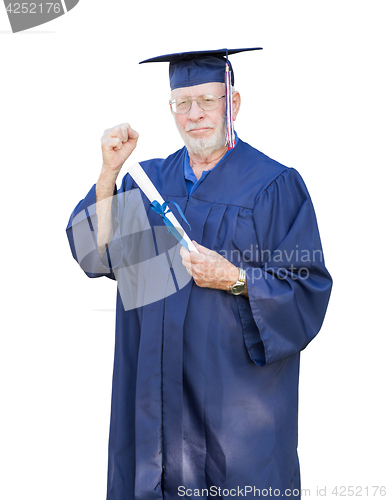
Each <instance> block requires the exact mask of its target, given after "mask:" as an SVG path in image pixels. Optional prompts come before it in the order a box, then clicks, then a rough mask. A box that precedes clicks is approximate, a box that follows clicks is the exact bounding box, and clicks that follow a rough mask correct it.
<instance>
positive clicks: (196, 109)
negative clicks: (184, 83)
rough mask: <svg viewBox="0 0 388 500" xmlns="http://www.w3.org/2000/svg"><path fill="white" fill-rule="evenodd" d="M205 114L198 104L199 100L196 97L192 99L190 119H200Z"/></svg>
mask: <svg viewBox="0 0 388 500" xmlns="http://www.w3.org/2000/svg"><path fill="white" fill-rule="evenodd" d="M203 116H204V111H203V109H202V108H201V107H200V106H199V105H198V103H197V101H196V100H195V99H194V100H193V101H191V108H190V111H189V119H190V120H193V121H195V120H199V119H200V118H202V117H203Z"/></svg>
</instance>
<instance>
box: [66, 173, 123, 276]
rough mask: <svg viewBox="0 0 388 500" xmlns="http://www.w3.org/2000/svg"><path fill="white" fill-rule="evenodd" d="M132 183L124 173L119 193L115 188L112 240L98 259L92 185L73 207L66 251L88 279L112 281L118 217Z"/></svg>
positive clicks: (118, 239)
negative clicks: (68, 245)
mask: <svg viewBox="0 0 388 500" xmlns="http://www.w3.org/2000/svg"><path fill="white" fill-rule="evenodd" d="M132 184H133V180H132V178H131V177H130V176H129V175H128V174H126V175H125V176H124V178H123V181H122V185H121V188H120V190H119V191H117V189H116V187H115V191H114V194H113V201H112V226H113V237H112V240H111V242H110V243H109V246H108V248H107V250H106V252H105V254H104V255H103V256H102V258H101V259H100V257H99V253H98V249H97V231H98V226H97V214H96V186H95V185H94V186H93V187H92V188H91V189H90V191H89V192H88V194H87V195H86V197H85V198H84V199H83V200H81V201H80V202H79V203H78V205H77V206H76V207H75V209H74V211H73V213H72V214H71V216H70V219H69V222H68V224H67V227H66V234H67V237H68V240H69V244H70V249H71V252H72V255H73V257H74V259H75V260H76V261H77V262H78V264H79V265H80V266H81V268H82V270H83V271H84V272H85V274H86V275H87V276H88V277H89V278H99V277H101V276H106V277H108V278H110V279H113V280H114V279H115V274H114V269H116V268H117V267H118V266H119V265H120V263H121V261H122V257H123V251H122V238H121V224H120V220H121V214H122V212H123V209H124V206H125V203H126V200H127V197H128V195H129V193H130V190H131V188H132Z"/></svg>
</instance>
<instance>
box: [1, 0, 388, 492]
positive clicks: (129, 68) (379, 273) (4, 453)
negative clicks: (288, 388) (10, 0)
mask: <svg viewBox="0 0 388 500" xmlns="http://www.w3.org/2000/svg"><path fill="white" fill-rule="evenodd" d="M0 7H1V6H0ZM385 7H386V2H384V1H374V0H369V1H368V2H367V1H363V2H360V1H341V0H336V1H332V0H329V1H328V0H326V1H325V2H317V1H313V0H310V1H298V0H295V1H292V2H291V1H271V2H269V1H267V2H263V1H260V0H255V1H254V0H245V1H244V0H240V1H239V2H232V1H229V0H225V1H223V2H218V1H216V2H210V1H209V0H207V1H197V2H193V3H189V2H178V1H171V2H166V1H165V2H161V1H159V2H156V1H155V2H129V1H125V0H109V1H108V0H106V1H102V0H80V3H79V4H78V5H77V6H76V7H75V8H74V9H73V10H72V11H70V12H69V13H68V14H66V15H65V16H63V17H61V18H59V19H57V20H54V21H52V22H51V23H48V24H46V25H42V26H40V27H37V28H34V29H33V30H30V31H28V32H24V33H19V34H12V33H11V32H10V26H9V23H8V18H7V16H6V13H5V9H3V8H2V7H1V8H0V32H1V33H0V54H1V79H0V90H1V93H0V99H1V109H0V141H1V153H0V158H1V163H0V165H1V196H0V200H1V214H2V224H1V253H2V260H1V262H2V287H1V288H2V299H1V305H2V314H1V322H2V326H1V346H0V356H1V359H0V370H1V374H0V380H1V429H0V454H1V455H0V458H1V464H0V470H1V474H2V475H3V477H2V479H1V487H0V489H1V493H0V494H1V498H3V499H4V500H15V499H17V500H28V499H39V500H53V499H55V500H62V499H63V500H70V499H71V500H81V499H82V500H89V499H90V500H92V499H93V500H103V499H104V498H105V489H106V467H107V442H108V426H109V412H110V390H111V372H112V361H113V343H114V320H115V317H114V307H115V283H114V282H112V281H110V280H106V279H100V280H91V279H88V278H87V277H86V276H85V275H84V274H83V273H82V271H81V270H80V269H79V267H78V265H77V264H76V262H75V261H74V260H73V259H72V257H71V254H70V250H69V247H68V244H67V239H66V236H65V227H66V224H67V221H68V218H69V216H70V213H71V211H72V210H73V208H74V206H75V205H76V203H78V201H79V200H80V199H81V198H83V197H84V196H85V195H86V193H87V191H88V190H89V189H90V187H91V185H92V184H93V183H94V182H95V181H96V179H97V177H98V174H99V170H100V166H101V154H100V146H99V141H100V137H101V135H102V133H103V131H104V129H105V128H108V127H111V126H113V125H115V124H117V123H121V122H123V121H129V122H130V123H131V125H132V126H133V127H134V128H135V129H137V130H138V131H139V133H140V139H139V144H138V148H137V150H136V151H135V152H134V154H133V157H132V159H133V162H135V161H141V160H144V159H148V158H152V157H165V156H167V155H168V154H170V153H171V152H173V151H175V150H176V149H178V148H179V147H181V142H180V137H179V135H178V134H177V132H176V130H175V128H174V124H173V121H172V119H171V117H170V114H169V108H168V105H167V101H168V98H169V87H168V76H167V75H168V69H167V65H164V64H152V65H151V64H150V65H142V66H139V65H138V62H139V61H140V60H142V59H146V58H148V57H152V56H156V55H159V54H165V53H171V52H180V51H185V50H205V49H216V48H222V47H226V46H227V47H229V48H235V47H251V46H262V47H264V50H263V51H259V52H252V53H247V54H241V55H235V56H232V57H231V61H232V64H233V67H234V70H235V75H236V88H237V89H238V90H239V91H240V92H241V95H242V109H241V112H240V115H239V117H238V120H237V122H236V129H237V131H238V133H239V136H240V137H241V138H242V139H243V140H245V141H247V142H249V143H251V144H252V145H253V146H255V147H256V148H258V149H260V150H261V151H263V152H264V153H265V154H267V155H269V156H271V157H273V158H275V159H277V160H278V161H280V162H282V163H284V164H285V165H287V166H290V167H294V168H296V169H297V170H298V171H299V172H300V173H301V175H302V176H303V178H304V180H305V182H306V184H307V186H308V188H309V191H310V194H311V196H312V199H313V202H314V205H315V209H316V213H317V217H318V222H319V227H320V231H321V237H322V241H323V246H324V250H325V256H326V264H327V267H328V269H329V271H330V272H331V274H332V275H333V278H334V289H333V294H332V298H331V302H330V305H329V309H328V313H327V317H326V320H325V323H324V326H323V328H322V330H321V332H320V334H319V335H318V337H317V338H316V339H315V340H314V342H312V344H311V345H310V346H309V347H308V348H307V349H306V351H305V352H303V354H302V365H301V383H300V440H299V454H300V461H301V469H302V481H303V488H308V489H310V490H311V493H310V497H312V498H316V497H317V494H316V488H317V487H319V488H320V489H322V488H324V487H326V497H327V498H336V497H335V496H334V495H333V494H331V493H330V492H331V490H332V489H333V488H334V487H335V486H336V485H344V486H362V487H368V486H369V487H370V490H369V497H371V496H372V489H371V486H372V485H380V486H381V485H384V484H385V486H388V484H387V483H388V480H387V474H386V471H387V460H386V447H387V439H386V438H387V435H386V421H387V410H386V408H387V405H386V399H387V369H386V364H387V361H386V358H387V347H388V343H387V333H388V332H387V326H386V317H385V312H386V309H387V301H386V298H387V294H386V289H387V285H386V262H387V251H386V243H387V237H386V233H387V222H386V205H385V202H384V198H385V195H386V186H385V184H386V180H387V176H386V172H385V171H386V169H387V166H388V165H387V154H386V144H387V127H386V124H387V112H388V109H387V88H388V81H387V80H388V79H387V49H388V46H387V45H388V44H387V37H386V32H387V8H385ZM321 493H322V492H321ZM364 493H365V495H364V498H369V497H367V496H366V490H364Z"/></svg>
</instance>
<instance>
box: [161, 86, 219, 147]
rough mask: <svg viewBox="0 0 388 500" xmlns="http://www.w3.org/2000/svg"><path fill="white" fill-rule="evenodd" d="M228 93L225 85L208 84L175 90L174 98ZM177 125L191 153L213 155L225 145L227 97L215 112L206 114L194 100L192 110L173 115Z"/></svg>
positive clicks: (172, 96)
mask: <svg viewBox="0 0 388 500" xmlns="http://www.w3.org/2000/svg"><path fill="white" fill-rule="evenodd" d="M224 93H225V88H224V84H222V83H217V82H214V83H204V84H202V85H196V86H194V87H185V88H180V89H175V90H173V91H172V92H171V99H172V100H173V99H177V98H178V97H196V96H199V95H204V94H213V95H216V96H222V95H224ZM173 115H174V118H175V123H176V126H177V128H178V130H179V133H180V134H181V137H182V139H183V142H184V143H185V145H186V147H187V149H188V151H189V153H192V154H203V153H211V152H213V151H217V150H219V149H221V148H222V147H223V146H224V145H225V98H223V99H220V105H219V107H218V108H217V109H215V110H213V111H204V110H203V109H201V108H200V107H199V106H198V103H197V101H193V102H192V105H191V109H190V111H188V112H187V113H185V114H182V115H179V114H175V113H173Z"/></svg>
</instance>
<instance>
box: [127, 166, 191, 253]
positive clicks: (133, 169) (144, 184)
mask: <svg viewBox="0 0 388 500" xmlns="http://www.w3.org/2000/svg"><path fill="white" fill-rule="evenodd" d="M128 173H129V175H130V176H131V177H132V179H133V180H134V181H135V182H136V184H137V185H138V186H139V188H140V189H141V190H142V191H143V193H144V194H145V195H146V196H147V198H148V199H149V200H150V202H151V203H152V202H153V201H154V200H156V201H157V202H159V203H160V204H161V205H163V203H164V200H163V198H162V197H161V195H160V194H159V192H158V190H157V189H156V187H155V186H154V185H153V184H152V181H151V179H150V178H149V177H148V175H147V174H146V173H145V172H144V170H143V169H142V168H141V165H140V164H139V163H134V164H133V165H131V166H130V167H129V168H128ZM166 217H167V219H168V220H169V221H170V222H171V224H172V225H173V226H174V227H175V228H176V229H177V231H178V232H179V234H181V235H182V238H183V239H184V240H185V241H186V243H187V245H188V247H189V250H190V252H195V253H199V252H198V250H197V249H196V248H195V246H194V244H193V242H192V241H191V239H190V238H189V237H188V236H187V234H186V232H185V231H184V230H183V228H182V226H181V225H180V224H179V222H178V221H177V220H176V217H175V215H174V214H173V213H172V212H169V213H167V214H166ZM166 227H167V226H166Z"/></svg>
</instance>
